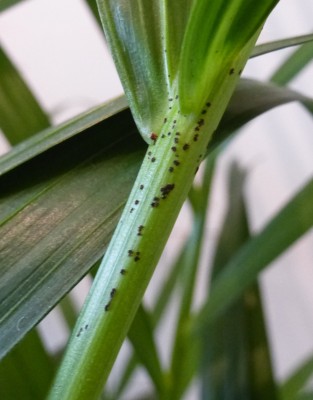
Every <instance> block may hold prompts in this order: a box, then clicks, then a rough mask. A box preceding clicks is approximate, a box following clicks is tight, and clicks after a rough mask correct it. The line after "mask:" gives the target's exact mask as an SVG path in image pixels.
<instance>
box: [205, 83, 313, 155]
mask: <svg viewBox="0 0 313 400" xmlns="http://www.w3.org/2000/svg"><path fill="white" fill-rule="evenodd" d="M292 101H299V102H302V103H303V104H305V105H306V106H307V105H308V104H312V103H313V102H312V100H311V99H308V98H307V97H306V96H303V95H302V94H300V93H297V92H296V91H294V90H291V89H288V88H282V87H279V86H276V85H274V84H270V83H262V82H259V81H255V80H252V79H241V80H240V81H239V84H238V85H237V88H236V91H235V92H234V94H233V96H232V98H231V100H230V102H229V104H228V107H227V109H226V112H225V114H224V116H223V118H222V120H221V122H220V124H219V126H218V130H217V132H216V133H215V134H214V135H213V138H212V140H211V142H210V146H211V147H214V146H216V145H217V144H218V143H220V142H221V141H223V140H225V139H226V138H227V137H229V135H230V134H231V133H233V132H234V131H236V130H237V129H238V128H240V127H242V126H243V125H244V124H246V123H247V122H249V121H251V120H252V119H253V118H256V117H257V116H259V115H261V114H263V113H265V112H266V111H269V110H271V109H273V108H274V107H277V106H280V105H283V104H287V103H290V102H292Z"/></svg>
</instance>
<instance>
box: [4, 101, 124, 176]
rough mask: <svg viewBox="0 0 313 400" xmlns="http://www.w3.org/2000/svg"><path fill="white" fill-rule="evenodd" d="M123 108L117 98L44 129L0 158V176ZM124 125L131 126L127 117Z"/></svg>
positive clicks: (122, 104)
mask: <svg viewBox="0 0 313 400" xmlns="http://www.w3.org/2000/svg"><path fill="white" fill-rule="evenodd" d="M125 108H127V103H126V100H125V98H124V97H119V98H117V99H115V100H112V101H110V102H109V103H106V104H102V105H100V106H98V107H95V108H93V109H91V110H88V111H86V112H84V113H82V114H80V115H78V116H77V117H75V118H72V119H70V120H69V121H66V122H65V123H63V124H61V125H59V126H57V127H54V128H49V129H46V130H45V131H43V132H40V133H39V134H37V135H35V136H33V137H32V138H31V139H29V140H25V141H24V142H23V143H21V144H19V145H17V146H15V147H14V149H12V150H11V151H10V152H9V153H7V154H5V155H3V156H2V157H0V176H1V175H3V174H5V173H7V172H8V171H11V170H12V169H14V168H16V167H18V166H19V165H21V164H23V163H25V162H28V161H30V160H31V159H33V158H34V157H37V156H38V155H40V154H43V153H44V152H46V151H47V150H50V149H52V148H53V147H55V146H57V145H60V144H61V143H63V142H65V141H67V140H68V139H70V138H72V137H74V136H75V135H77V134H79V133H81V132H84V131H85V130H87V129H89V128H91V127H92V126H94V125H96V124H99V123H100V122H101V121H103V120H105V119H108V118H110V117H111V116H113V115H115V114H117V113H119V112H121V111H122V110H124V109H125ZM126 115H127V114H126ZM126 123H128V124H131V123H130V117H129V115H128V116H127V120H126ZM124 134H125V135H126V134H127V133H126V132H125V133H124Z"/></svg>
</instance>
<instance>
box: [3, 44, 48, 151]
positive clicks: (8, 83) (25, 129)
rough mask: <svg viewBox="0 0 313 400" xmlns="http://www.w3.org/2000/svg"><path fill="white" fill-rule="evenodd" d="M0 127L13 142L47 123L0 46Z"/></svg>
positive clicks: (24, 83)
mask: <svg viewBox="0 0 313 400" xmlns="http://www.w3.org/2000/svg"><path fill="white" fill-rule="evenodd" d="M0 71H1V73H0V128H1V129H2V131H3V133H4V134H5V136H6V138H7V139H8V141H9V142H10V143H11V144H12V145H15V144H17V143H19V142H21V141H23V140H25V139H27V138H28V137H30V136H32V135H33V134H34V133H35V132H39V131H42V130H43V129H45V128H47V127H48V126H49V125H50V122H49V118H48V116H47V115H46V113H45V112H44V111H43V110H42V108H41V107H40V105H39V103H38V101H37V100H36V98H35V97H34V95H33V93H32V92H31V90H30V88H29V87H28V86H27V84H26V82H25V81H24V79H23V78H22V76H21V74H20V73H19V71H18V70H17V68H16V67H15V66H14V65H13V63H12V62H11V60H10V59H9V58H8V56H7V54H6V53H5V51H4V49H3V48H1V47H0Z"/></svg>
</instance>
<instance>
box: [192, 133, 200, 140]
mask: <svg viewBox="0 0 313 400" xmlns="http://www.w3.org/2000/svg"><path fill="white" fill-rule="evenodd" d="M198 139H199V134H198V133H196V134H195V135H194V137H193V141H194V142H197V141H198Z"/></svg>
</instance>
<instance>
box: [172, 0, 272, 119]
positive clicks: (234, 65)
mask: <svg viewBox="0 0 313 400" xmlns="http://www.w3.org/2000/svg"><path fill="white" fill-rule="evenodd" d="M277 3H278V0H263V1H262V2H257V3H256V2H255V1H243V0H233V1H229V0H222V1H220V0H213V1H207V0H199V1H195V2H193V7H192V10H191V13H190V18H189V21H188V25H187V29H186V33H185V37H184V41H183V47H182V52H181V59H180V69H179V93H178V94H179V98H180V105H181V109H182V112H183V113H186V114H187V113H189V112H194V113H198V112H200V110H201V108H203V107H204V104H205V103H206V101H208V100H209V101H210V96H211V93H213V92H214V91H216V88H217V87H219V86H221V84H222V82H223V80H224V79H225V77H227V76H228V75H234V76H236V75H238V74H240V73H241V69H242V68H243V66H244V64H245V61H246V60H245V59H246V57H245V56H243V55H244V54H245V53H247V54H249V53H250V51H252V49H251V47H252V46H253V45H254V42H255V40H256V36H257V35H258V32H259V29H260V27H261V25H262V24H263V22H264V20H265V18H266V17H267V15H268V14H269V13H270V11H271V10H272V9H273V8H274V7H275V5H276V4H277ZM199 29H200V30H199ZM200 32H201V34H199V33H200ZM241 58H243V60H242V61H241Z"/></svg>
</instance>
